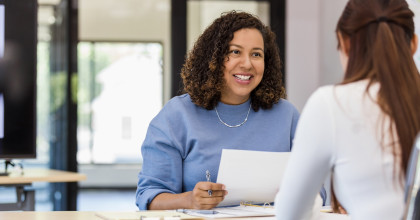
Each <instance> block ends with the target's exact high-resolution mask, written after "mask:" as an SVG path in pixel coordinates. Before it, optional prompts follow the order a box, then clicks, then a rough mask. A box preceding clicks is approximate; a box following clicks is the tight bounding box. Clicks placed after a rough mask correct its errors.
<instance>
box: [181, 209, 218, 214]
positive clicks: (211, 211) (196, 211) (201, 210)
mask: <svg viewBox="0 0 420 220" xmlns="http://www.w3.org/2000/svg"><path fill="white" fill-rule="evenodd" d="M176 211H177V212H182V213H185V214H194V213H198V214H205V215H214V214H217V213H218V212H217V211H216V210H211V209H210V210H206V209H177V210H176Z"/></svg>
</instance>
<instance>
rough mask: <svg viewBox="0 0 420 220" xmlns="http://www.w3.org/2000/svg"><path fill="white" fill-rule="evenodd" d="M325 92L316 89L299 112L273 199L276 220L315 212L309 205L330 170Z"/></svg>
mask: <svg viewBox="0 0 420 220" xmlns="http://www.w3.org/2000/svg"><path fill="white" fill-rule="evenodd" d="M328 91H330V90H325V89H318V90H317V91H316V92H315V93H314V94H313V95H312V96H311V97H310V98H309V100H308V102H307V104H306V106H305V108H304V109H303V111H302V115H301V117H300V119H299V122H298V125H297V129H296V135H295V139H294V145H293V149H292V153H291V157H290V160H289V163H288V166H287V169H286V172H285V175H284V177H283V180H282V183H281V185H280V187H279V188H280V191H279V192H278V194H277V195H276V199H275V208H276V216H277V219H283V220H284V219H286V220H287V219H291V220H293V219H310V218H311V217H315V216H316V215H317V214H318V213H313V211H312V210H313V209H312V208H313V205H314V201H315V198H316V196H317V194H318V193H319V192H320V189H321V188H322V184H323V183H324V180H325V178H326V177H327V175H328V173H329V172H330V169H331V164H332V162H331V161H332V155H333V152H332V147H333V143H334V140H333V137H334V134H333V133H334V123H333V115H332V112H331V108H330V107H329V106H328V102H327V101H326V99H325V98H326V96H325V95H326V93H325V92H328ZM318 210H319V209H318Z"/></svg>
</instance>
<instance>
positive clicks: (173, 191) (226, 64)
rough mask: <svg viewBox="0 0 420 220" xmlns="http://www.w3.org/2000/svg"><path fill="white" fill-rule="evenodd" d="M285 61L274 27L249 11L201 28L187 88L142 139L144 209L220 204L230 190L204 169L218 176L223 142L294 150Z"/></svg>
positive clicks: (185, 71)
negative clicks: (285, 79)
mask: <svg viewBox="0 0 420 220" xmlns="http://www.w3.org/2000/svg"><path fill="white" fill-rule="evenodd" d="M280 65H281V63H280V58H279V52H278V47H277V45H276V43H275V35H274V33H273V32H272V31H271V30H270V29H269V28H268V27H267V26H265V25H264V24H263V23H262V22H261V21H260V20H259V19H258V18H256V17H255V16H253V15H251V14H248V13H245V12H236V11H231V12H229V13H226V14H223V15H222V16H221V17H219V18H218V19H216V20H215V21H214V22H213V23H212V24H211V25H210V26H209V27H208V28H207V29H206V30H205V31H204V32H203V34H202V35H201V36H200V37H199V38H198V40H197V41H196V43H195V45H194V47H193V49H192V50H191V51H190V53H189V54H188V57H187V60H186V62H185V64H184V67H183V68H182V72H181V76H182V79H183V82H184V88H185V92H186V93H185V94H183V95H180V96H177V97H174V98H172V99H171V100H170V101H169V102H168V103H167V104H166V105H165V106H164V107H163V109H162V110H161V112H160V113H159V114H158V115H157V116H156V117H155V118H154V119H153V120H152V122H151V123H150V126H149V129H148V132H147V135H146V138H145V140H144V142H143V145H142V154H143V167H142V171H141V172H140V174H139V181H138V187H137V192H136V204H137V206H138V207H139V209H141V210H145V209H178V208H189V209H210V208H213V207H215V206H217V205H218V204H219V203H220V202H221V201H222V200H223V199H224V197H225V196H226V195H227V193H228V192H227V191H226V190H225V186H224V185H223V184H220V183H212V182H207V181H206V180H207V179H206V171H207V170H208V171H209V172H210V173H211V174H212V175H211V180H212V181H215V180H216V179H217V174H218V169H219V163H220V158H221V153H222V149H240V150H259V151H272V152H287V151H290V149H291V147H292V140H293V137H294V132H295V127H296V123H297V120H298V118H299V113H298V111H297V110H296V109H295V108H294V107H293V106H292V104H290V103H289V102H288V101H286V100H284V99H283V98H284V96H285V90H284V87H283V82H282V74H281V71H280ZM209 190H211V191H212V193H209ZM227 196H228V195H227Z"/></svg>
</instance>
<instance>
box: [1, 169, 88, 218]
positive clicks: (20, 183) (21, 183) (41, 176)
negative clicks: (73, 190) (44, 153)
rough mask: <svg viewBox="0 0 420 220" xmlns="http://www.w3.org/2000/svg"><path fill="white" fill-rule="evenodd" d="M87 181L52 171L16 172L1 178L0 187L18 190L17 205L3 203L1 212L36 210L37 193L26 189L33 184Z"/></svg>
mask: <svg viewBox="0 0 420 220" xmlns="http://www.w3.org/2000/svg"><path fill="white" fill-rule="evenodd" d="M85 179H86V175H84V174H80V173H76V172H69V171H61V170H50V169H25V170H24V172H23V173H21V172H19V171H14V172H12V173H10V175H9V176H0V186H10V187H15V188H16V198H17V202H16V203H1V204H0V211H5V210H25V211H34V210H35V192H34V191H33V190H27V189H24V187H25V186H30V185H32V183H33V182H50V183H52V182H77V181H82V180H85Z"/></svg>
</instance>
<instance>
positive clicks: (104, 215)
mask: <svg viewBox="0 0 420 220" xmlns="http://www.w3.org/2000/svg"><path fill="white" fill-rule="evenodd" d="M95 215H96V216H97V217H99V218H101V219H103V220H139V219H144V220H180V219H181V220H183V219H202V218H201V217H197V216H191V215H187V214H184V213H180V212H175V211H173V210H161V211H139V212H98V213H95Z"/></svg>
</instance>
